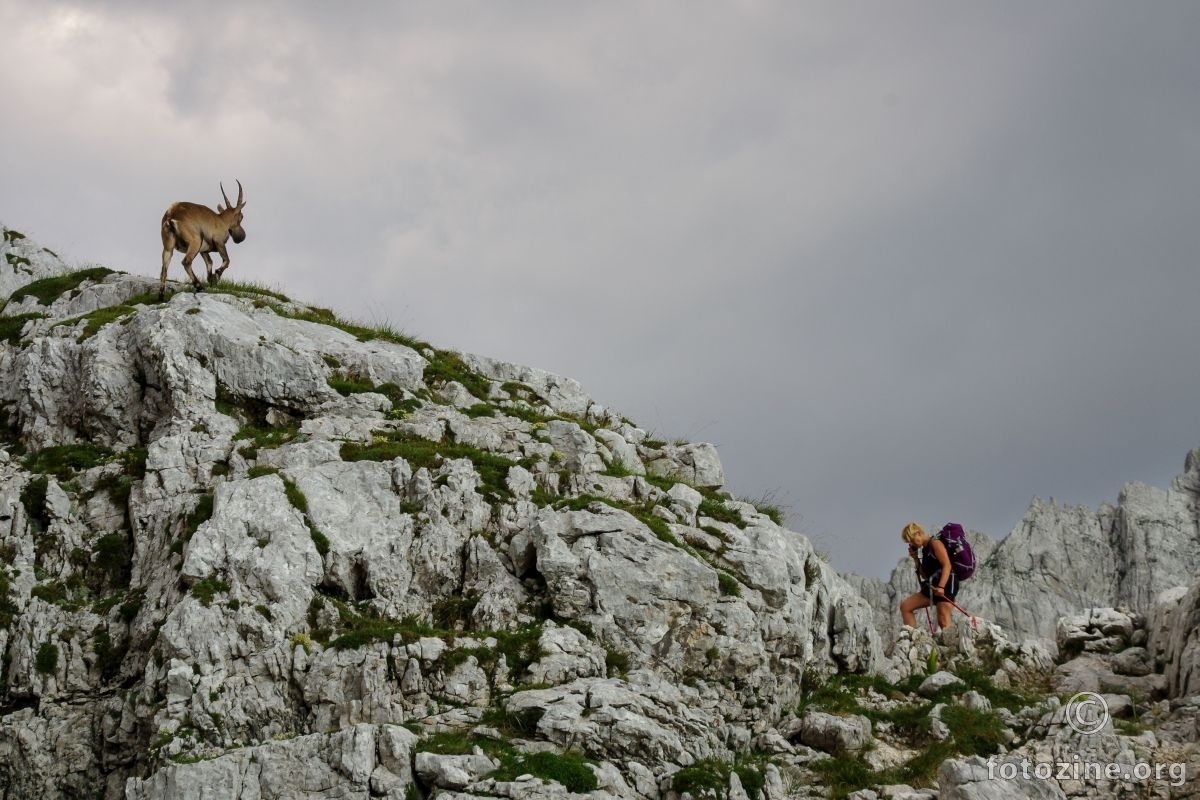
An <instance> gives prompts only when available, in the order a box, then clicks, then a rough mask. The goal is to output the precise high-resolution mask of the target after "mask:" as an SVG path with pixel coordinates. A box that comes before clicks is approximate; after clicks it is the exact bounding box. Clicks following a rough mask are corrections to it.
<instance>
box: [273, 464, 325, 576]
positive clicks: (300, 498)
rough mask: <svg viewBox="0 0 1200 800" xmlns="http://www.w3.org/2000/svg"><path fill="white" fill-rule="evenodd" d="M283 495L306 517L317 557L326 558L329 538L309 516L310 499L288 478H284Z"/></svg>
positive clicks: (306, 523)
mask: <svg viewBox="0 0 1200 800" xmlns="http://www.w3.org/2000/svg"><path fill="white" fill-rule="evenodd" d="M283 493H284V495H285V496H286V497H287V499H288V502H289V503H291V504H292V508H294V509H296V510H297V511H299V512H300V515H301V516H302V517H304V524H305V525H307V526H308V534H309V536H311V537H312V541H313V546H314V547H316V548H317V555H319V556H321V558H324V557H325V555H326V554H327V553H328V552H329V537H328V536H326V535H325V534H323V533H321V531H320V530H318V529H317V526H316V525H315V524H314V523H313V521H312V517H310V516H309V515H308V497H306V496H305V494H304V492H303V491H301V490H300V487H299V486H297V485H296V484H295V483H293V482H292V480H291V479H290V478H288V477H286V476H284V477H283Z"/></svg>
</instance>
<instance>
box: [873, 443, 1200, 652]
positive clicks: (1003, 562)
mask: <svg viewBox="0 0 1200 800" xmlns="http://www.w3.org/2000/svg"><path fill="white" fill-rule="evenodd" d="M1198 514H1200V449H1196V450H1192V451H1191V452H1190V453H1188V455H1187V458H1186V459H1185V464H1184V472H1183V473H1182V474H1181V475H1179V476H1178V477H1176V478H1175V480H1174V481H1173V482H1172V484H1171V487H1170V488H1169V489H1158V488H1154V487H1151V486H1146V485H1145V484H1141V483H1130V484H1128V485H1126V486H1125V488H1124V490H1123V491H1122V492H1121V494H1120V497H1119V500H1118V503H1117V504H1116V505H1115V506H1114V505H1109V504H1104V505H1102V506H1101V507H1100V508H1099V509H1098V510H1095V511H1093V510H1090V509H1087V508H1084V507H1081V506H1060V505H1057V504H1055V503H1053V502H1049V503H1047V502H1044V501H1042V500H1034V502H1033V504H1032V505H1031V506H1030V507H1029V510H1028V511H1027V512H1026V514H1025V517H1024V518H1023V519H1022V520H1021V522H1020V523H1019V524H1018V525H1017V527H1016V528H1014V529H1013V531H1012V532H1011V533H1010V534H1009V535H1008V537H1007V538H1005V539H1004V540H1003V541H1001V542H999V543H995V542H993V541H992V540H990V539H988V538H987V537H986V536H983V535H982V534H978V533H971V534H970V537H971V542H972V545H973V548H974V549H975V551H976V556H977V560H978V564H979V567H978V569H977V571H976V573H975V576H974V577H972V578H971V579H970V580H969V581H967V582H966V583H964V584H963V588H962V590H961V592H960V594H959V601H960V603H961V604H962V605H963V606H964V607H966V608H968V609H969V610H970V611H971V612H972V613H974V614H975V615H976V616H978V617H981V618H985V619H988V620H990V621H992V622H995V623H997V624H999V625H1001V626H1002V627H1003V628H1004V629H1005V630H1007V631H1009V632H1010V635H1014V636H1017V637H1022V638H1024V637H1040V638H1044V639H1048V640H1053V639H1054V636H1055V625H1056V621H1057V619H1058V618H1059V617H1062V616H1066V615H1069V614H1073V613H1075V612H1077V611H1079V610H1080V609H1084V608H1091V607H1122V606H1123V607H1127V608H1130V609H1132V610H1134V611H1138V612H1140V613H1143V614H1145V613H1148V612H1149V611H1150V609H1151V606H1152V605H1153V604H1154V601H1155V599H1156V598H1157V597H1158V595H1159V594H1160V593H1162V592H1163V591H1165V590H1167V589H1170V588H1172V587H1175V586H1179V585H1188V584H1190V583H1191V581H1192V580H1193V578H1194V576H1195V573H1196V569H1197V565H1200V522H1198V520H1200V517H1198ZM897 546H899V545H897ZM850 580H851V582H852V583H854V584H855V586H856V587H857V588H858V589H859V590H860V592H861V593H862V594H863V596H864V597H866V598H867V599H868V600H869V601H870V602H871V605H872V607H873V608H874V609H875V614H876V617H875V619H876V624H877V626H878V627H879V629H880V630H881V631H884V632H885V635H886V636H889V637H890V636H892V635H894V634H895V633H896V632H898V630H899V627H900V618H899V612H898V610H897V609H898V607H899V603H900V601H901V600H902V599H903V598H904V597H907V596H908V595H909V594H911V593H912V592H913V591H915V587H916V579H915V578H914V576H913V571H912V565H911V562H909V561H907V560H902V561H901V562H900V563H899V565H898V566H897V567H896V569H895V571H894V572H893V573H892V576H891V579H890V580H889V581H888V582H887V583H884V582H882V581H878V580H873V579H869V578H862V577H858V576H850Z"/></svg>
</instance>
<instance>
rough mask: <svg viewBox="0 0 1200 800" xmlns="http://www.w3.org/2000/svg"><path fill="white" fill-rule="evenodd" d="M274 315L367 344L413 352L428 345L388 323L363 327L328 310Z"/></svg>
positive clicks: (297, 311)
mask: <svg viewBox="0 0 1200 800" xmlns="http://www.w3.org/2000/svg"><path fill="white" fill-rule="evenodd" d="M274 310H275V313H276V314H278V315H279V316H281V317H287V318H288V319H296V320H300V321H302V322H314V323H316V324H318V325H329V326H330V327H334V328H337V329H338V330H342V331H345V332H346V333H348V334H350V335H351V336H353V337H354V338H356V339H358V340H359V341H360V342H369V341H372V340H374V339H378V340H380V341H384V342H391V343H392V344H400V345H404V346H405V347H408V348H411V349H413V350H420V349H422V348H427V347H429V345H428V344H427V343H426V342H422V341H420V340H419V339H417V338H415V337H413V336H409V335H408V334H406V333H404V332H403V331H401V330H399V329H397V328H396V327H394V326H392V325H391V324H388V323H380V324H375V325H364V324H362V323H359V322H352V321H350V320H345V319H342V318H341V317H339V316H337V315H336V314H334V313H333V312H332V311H330V310H329V309H328V308H319V307H317V306H310V307H308V308H307V309H306V310H303V311H301V310H288V309H282V308H276V309H274Z"/></svg>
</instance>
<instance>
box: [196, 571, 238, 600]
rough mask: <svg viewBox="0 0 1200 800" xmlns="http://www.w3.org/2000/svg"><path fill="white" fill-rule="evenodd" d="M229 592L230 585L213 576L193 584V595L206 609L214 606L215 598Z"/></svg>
mask: <svg viewBox="0 0 1200 800" xmlns="http://www.w3.org/2000/svg"><path fill="white" fill-rule="evenodd" d="M228 591H229V584H228V583H226V582H225V581H223V580H220V579H218V578H217V577H216V576H213V575H210V576H208V577H207V578H205V579H204V580H202V581H197V582H196V583H193V584H192V595H193V596H194V597H195V598H196V599H197V600H199V601H200V604H201V605H203V606H205V607H208V606H210V605H212V601H213V598H214V597H216V596H217V595H218V594H220V593H222V592H228Z"/></svg>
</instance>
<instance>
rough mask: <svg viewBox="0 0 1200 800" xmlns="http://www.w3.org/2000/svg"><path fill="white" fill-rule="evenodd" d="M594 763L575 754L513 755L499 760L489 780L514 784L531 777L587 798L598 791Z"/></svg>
mask: <svg viewBox="0 0 1200 800" xmlns="http://www.w3.org/2000/svg"><path fill="white" fill-rule="evenodd" d="M593 763H595V762H593V761H590V760H589V759H587V758H584V757H583V756H582V755H580V754H579V753H574V752H566V753H551V752H541V753H518V752H511V753H504V754H502V755H501V756H500V766H499V767H498V768H497V769H496V770H495V771H494V772H492V773H491V774H490V775H489V776H488V777H490V778H494V779H496V780H498V781H511V780H515V779H516V778H517V777H519V776H521V775H524V774H525V773H529V774H530V775H535V776H537V777H539V778H542V779H543V780H548V781H557V782H558V783H561V784H562V785H563V786H565V787H566V789H567V791H569V792H574V793H576V794H585V793H587V792H592V791H595V790H596V788H597V786H598V784H597V781H596V773H595V772H593V771H592V769H591V767H590V766H589V765H590V764H593Z"/></svg>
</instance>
